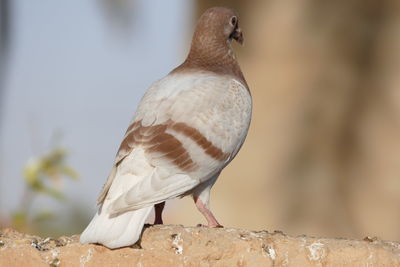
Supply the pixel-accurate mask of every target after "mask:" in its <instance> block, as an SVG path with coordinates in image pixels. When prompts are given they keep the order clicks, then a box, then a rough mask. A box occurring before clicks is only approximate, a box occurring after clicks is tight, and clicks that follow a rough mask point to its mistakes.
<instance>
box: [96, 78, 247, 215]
mask: <svg viewBox="0 0 400 267" xmlns="http://www.w3.org/2000/svg"><path fill="white" fill-rule="evenodd" d="M250 116H251V97H250V94H249V93H248V91H247V89H246V87H245V86H244V85H242V84H241V83H239V82H237V81H235V80H232V78H230V77H223V78H221V77H218V76H215V75H210V74H203V75H182V74H180V75H179V76H178V77H177V75H168V76H167V77H165V78H164V79H162V80H160V81H158V82H156V83H155V84H154V85H153V86H152V87H151V88H150V89H149V90H148V91H147V93H146V94H145V96H144V97H143V99H142V101H141V103H140V104H139V107H138V110H137V112H136V115H135V117H134V120H133V122H132V124H131V125H130V126H129V128H128V130H127V132H126V134H125V137H124V139H123V141H122V143H121V145H120V148H119V150H118V153H117V157H116V160H115V165H114V168H113V171H112V172H111V175H110V176H109V179H108V181H107V183H106V185H105V186H104V188H103V190H102V192H101V194H100V197H99V203H102V202H103V201H104V199H105V198H106V196H107V192H108V191H109V190H110V188H111V186H112V184H113V183H114V181H115V180H116V179H118V177H119V174H118V172H119V168H120V165H121V164H122V165H123V163H124V161H125V160H126V159H127V157H129V155H130V154H132V152H133V151H135V150H137V149H139V148H140V149H143V151H144V155H145V158H146V161H147V162H148V164H149V165H150V166H151V167H152V168H153V171H152V172H151V174H146V175H143V177H142V178H140V179H139V180H138V182H136V183H135V184H134V185H133V186H131V188H129V189H126V190H125V191H124V192H123V193H121V194H120V196H118V197H117V198H116V199H115V200H113V204H112V205H111V210H112V212H113V213H118V212H123V211H125V210H129V209H137V208H141V207H145V206H148V205H151V204H155V203H158V202H161V201H163V200H165V199H168V198H173V197H176V196H179V195H182V194H184V193H185V192H187V191H189V190H191V189H192V188H194V187H195V186H196V185H198V184H200V183H202V182H204V181H205V180H207V179H209V178H210V177H212V175H213V174H215V173H216V172H219V171H220V170H221V169H222V168H223V167H224V166H226V164H227V163H228V162H229V161H230V160H231V159H232V158H233V157H234V155H235V154H236V153H237V150H238V148H239V147H240V146H241V144H242V143H243V141H244V138H245V136H246V133H247V130H248V126H249V123H250ZM133 165H134V164H133ZM131 168H132V169H133V172H135V171H134V169H135V166H131ZM136 173H137V172H136ZM139 176H140V175H139Z"/></svg>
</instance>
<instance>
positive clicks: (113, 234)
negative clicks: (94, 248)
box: [80, 206, 153, 248]
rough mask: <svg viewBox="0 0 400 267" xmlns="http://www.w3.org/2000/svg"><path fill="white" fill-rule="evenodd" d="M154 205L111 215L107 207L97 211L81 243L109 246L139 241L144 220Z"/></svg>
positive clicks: (123, 245) (82, 235)
mask: <svg viewBox="0 0 400 267" xmlns="http://www.w3.org/2000/svg"><path fill="white" fill-rule="evenodd" d="M152 208H153V206H149V207H145V208H142V209H139V210H131V211H127V212H124V213H122V214H119V215H111V216H110V215H109V214H108V213H107V211H106V209H104V210H102V208H100V209H99V211H98V212H97V213H96V215H95V216H94V218H93V219H92V221H91V222H90V223H89V225H88V226H87V227H86V229H85V231H83V233H82V234H81V237H80V242H81V243H99V244H103V245H104V246H106V247H108V248H119V247H125V246H130V245H133V244H135V243H136V241H138V239H139V237H140V234H141V232H142V229H143V226H144V222H145V220H146V218H147V217H148V216H149V214H150V211H151V209H152Z"/></svg>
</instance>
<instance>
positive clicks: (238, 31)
mask: <svg viewBox="0 0 400 267" xmlns="http://www.w3.org/2000/svg"><path fill="white" fill-rule="evenodd" d="M232 38H233V39H235V40H236V41H237V42H238V43H239V44H241V45H243V42H244V39H243V33H242V29H240V28H239V27H237V28H236V29H235V31H234V32H233V33H232Z"/></svg>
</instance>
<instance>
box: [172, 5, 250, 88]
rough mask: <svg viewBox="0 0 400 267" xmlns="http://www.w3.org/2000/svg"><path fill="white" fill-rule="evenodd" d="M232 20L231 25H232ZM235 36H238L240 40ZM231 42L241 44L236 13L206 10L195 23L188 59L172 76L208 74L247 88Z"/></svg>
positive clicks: (214, 8)
mask: <svg viewBox="0 0 400 267" xmlns="http://www.w3.org/2000/svg"><path fill="white" fill-rule="evenodd" d="M234 17H235V18H234ZM233 18H234V19H235V22H234V25H232V19H233ZM235 34H240V36H237V35H235ZM239 38H240V39H239ZM232 39H236V40H238V42H242V41H243V37H242V33H241V30H240V28H239V19H238V16H237V13H236V12H235V11H234V10H232V9H230V8H225V7H213V8H209V9H207V10H206V11H205V12H204V13H203V15H202V16H201V17H200V19H199V21H198V22H197V26H196V29H195V32H194V34H193V39H192V44H191V48H190V52H189V55H188V56H187V58H186V60H185V61H184V62H183V63H182V64H181V65H180V66H179V67H177V68H176V69H174V70H173V71H172V73H177V72H185V71H196V70H200V71H211V72H214V73H217V74H222V75H232V76H234V77H235V78H236V79H238V80H239V81H241V82H242V83H243V84H244V85H246V86H247V83H246V80H245V78H244V76H243V74H242V71H241V70H240V67H239V64H238V62H237V60H236V56H235V53H234V51H233V49H232V47H231V41H232Z"/></svg>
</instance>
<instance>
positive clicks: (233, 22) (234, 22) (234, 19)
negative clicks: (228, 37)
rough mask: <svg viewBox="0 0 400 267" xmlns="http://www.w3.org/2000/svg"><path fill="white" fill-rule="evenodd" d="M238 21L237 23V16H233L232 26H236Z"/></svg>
mask: <svg viewBox="0 0 400 267" xmlns="http://www.w3.org/2000/svg"><path fill="white" fill-rule="evenodd" d="M236 23H237V17H235V16H233V17H232V18H231V25H232V26H236Z"/></svg>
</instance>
